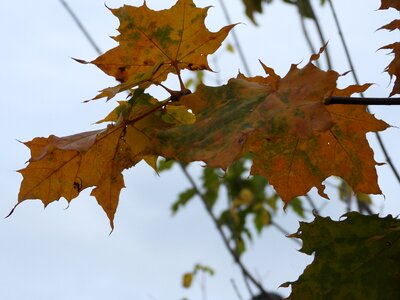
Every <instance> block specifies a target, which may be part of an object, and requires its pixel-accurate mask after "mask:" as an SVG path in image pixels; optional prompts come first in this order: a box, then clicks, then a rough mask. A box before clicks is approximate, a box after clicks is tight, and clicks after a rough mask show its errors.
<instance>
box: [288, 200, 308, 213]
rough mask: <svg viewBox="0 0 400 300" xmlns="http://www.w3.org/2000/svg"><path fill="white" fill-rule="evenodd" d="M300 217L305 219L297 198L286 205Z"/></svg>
mask: <svg viewBox="0 0 400 300" xmlns="http://www.w3.org/2000/svg"><path fill="white" fill-rule="evenodd" d="M288 206H289V207H290V208H291V209H293V211H294V212H295V213H296V214H297V215H298V216H300V217H302V218H305V217H306V216H305V214H304V208H303V203H302V201H301V200H300V199H299V198H295V199H293V200H292V202H290V203H289V205H288Z"/></svg>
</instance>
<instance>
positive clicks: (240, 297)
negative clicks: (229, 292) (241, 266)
mask: <svg viewBox="0 0 400 300" xmlns="http://www.w3.org/2000/svg"><path fill="white" fill-rule="evenodd" d="M231 283H232V287H233V290H234V291H235V293H236V296H237V297H238V299H239V300H244V299H243V297H242V295H241V294H240V292H239V289H238V287H237V285H236V282H235V280H233V278H231Z"/></svg>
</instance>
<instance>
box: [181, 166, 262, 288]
mask: <svg viewBox="0 0 400 300" xmlns="http://www.w3.org/2000/svg"><path fill="white" fill-rule="evenodd" d="M179 165H180V167H181V169H182V171H183V173H184V174H185V176H186V178H187V180H188V181H189V182H190V184H191V185H192V187H193V189H194V191H195V192H196V195H197V196H198V197H199V198H200V199H201V201H202V202H203V204H204V207H205V209H206V211H207V213H208V215H209V216H210V218H211V219H212V221H213V222H214V225H215V227H216V228H217V231H218V232H219V234H220V236H221V238H222V241H223V242H224V245H225V247H226V249H227V250H228V252H229V253H230V254H231V256H232V257H233V259H234V261H235V263H236V264H237V265H238V266H239V268H240V270H241V271H242V273H243V275H244V276H245V277H247V278H248V279H249V280H250V281H251V282H252V283H253V284H254V285H255V286H256V287H257V288H258V289H259V291H260V292H261V293H264V294H266V295H268V292H267V291H266V290H265V289H264V288H263V286H262V285H261V284H260V283H259V282H258V281H257V280H256V279H255V278H254V277H253V275H251V274H250V272H249V271H248V270H247V268H246V267H245V266H244V264H243V263H242V260H241V259H240V257H239V255H238V254H237V253H236V251H235V250H234V249H232V247H231V246H230V244H229V240H228V238H227V236H226V235H225V232H224V231H223V229H222V227H221V225H220V223H219V222H218V219H217V217H216V216H215V215H214V213H213V211H212V208H211V206H210V204H209V203H208V201H207V199H206V198H205V197H204V195H203V193H202V192H201V191H200V189H199V188H198V187H197V184H196V182H195V181H194V179H193V178H192V176H191V175H190V174H189V172H188V171H187V169H186V167H185V166H184V165H183V164H181V163H180V164H179Z"/></svg>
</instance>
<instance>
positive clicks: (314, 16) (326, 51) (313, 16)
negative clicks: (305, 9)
mask: <svg viewBox="0 0 400 300" xmlns="http://www.w3.org/2000/svg"><path fill="white" fill-rule="evenodd" d="M310 9H311V14H312V20H313V21H314V24H315V27H316V29H317V32H318V36H319V39H320V42H321V45H325V44H326V42H327V40H326V39H325V37H324V34H323V32H322V28H321V24H320V22H319V19H318V17H317V15H316V14H315V11H314V8H313V6H312V3H311V1H310ZM325 57H326V64H327V65H328V69H330V70H332V63H331V56H330V53H329V49H328V48H326V49H325Z"/></svg>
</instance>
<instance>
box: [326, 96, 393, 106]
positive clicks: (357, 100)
mask: <svg viewBox="0 0 400 300" xmlns="http://www.w3.org/2000/svg"><path fill="white" fill-rule="evenodd" d="M324 104H325V105H332V104H345V105H346V104H347V105H400V97H396V98H377V97H371V98H366V97H331V98H328V99H326V100H325V101H324Z"/></svg>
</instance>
